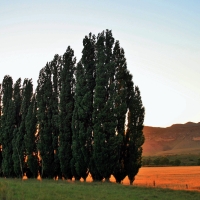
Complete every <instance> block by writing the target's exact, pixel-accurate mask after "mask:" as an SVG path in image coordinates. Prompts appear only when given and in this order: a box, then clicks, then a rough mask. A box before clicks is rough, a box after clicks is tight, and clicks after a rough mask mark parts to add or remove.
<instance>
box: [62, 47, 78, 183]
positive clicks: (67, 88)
mask: <svg viewBox="0 0 200 200" xmlns="http://www.w3.org/2000/svg"><path fill="white" fill-rule="evenodd" d="M75 63H76V59H75V58H74V51H73V50H72V49H71V48H70V46H69V47H68V48H67V50H66V52H65V53H64V55H63V68H62V71H61V92H60V104H59V110H60V117H59V128H60V134H59V159H60V167H61V172H62V176H63V177H65V178H67V179H72V169H71V160H72V115H73V109H74V83H75V80H74V70H75V66H74V65H75Z"/></svg>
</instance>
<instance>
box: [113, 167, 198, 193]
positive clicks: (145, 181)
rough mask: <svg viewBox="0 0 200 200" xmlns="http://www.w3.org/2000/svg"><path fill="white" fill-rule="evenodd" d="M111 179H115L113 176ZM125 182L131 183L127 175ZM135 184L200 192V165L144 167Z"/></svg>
mask: <svg viewBox="0 0 200 200" xmlns="http://www.w3.org/2000/svg"><path fill="white" fill-rule="evenodd" d="M111 181H114V178H113V177H111ZM123 184H129V180H128V178H127V177H126V178H125V179H124V180H123ZM134 185H137V186H147V187H161V188H170V189H175V190H196V191H199V192H200V166H187V167H186V166H181V167H180V166H179V167H142V168H141V169H140V171H139V173H138V174H137V176H136V178H135V181H134Z"/></svg>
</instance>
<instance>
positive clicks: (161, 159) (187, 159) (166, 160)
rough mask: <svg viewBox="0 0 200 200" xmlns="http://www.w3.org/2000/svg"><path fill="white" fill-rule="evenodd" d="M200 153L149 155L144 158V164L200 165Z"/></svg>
mask: <svg viewBox="0 0 200 200" xmlns="http://www.w3.org/2000/svg"><path fill="white" fill-rule="evenodd" d="M199 165H200V158H199V154H190V153H188V154H180V155H165V156H149V157H143V158H142V166H199Z"/></svg>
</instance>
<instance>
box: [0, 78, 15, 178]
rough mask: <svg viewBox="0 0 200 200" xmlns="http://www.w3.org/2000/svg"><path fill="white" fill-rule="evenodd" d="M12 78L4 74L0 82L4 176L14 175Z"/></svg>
mask: <svg viewBox="0 0 200 200" xmlns="http://www.w3.org/2000/svg"><path fill="white" fill-rule="evenodd" d="M12 84H13V80H12V78H11V77H10V76H8V75H7V76H5V77H4V79H3V83H2V95H3V98H2V102H3V104H2V107H3V108H2V116H1V132H0V134H1V137H0V138H1V142H0V143H1V144H2V149H3V151H2V172H3V175H4V176H6V177H11V176H13V175H14V171H13V161H12V153H13V149H12V139H13V131H14V127H15V106H14V102H13V101H12V93H13V88H12Z"/></svg>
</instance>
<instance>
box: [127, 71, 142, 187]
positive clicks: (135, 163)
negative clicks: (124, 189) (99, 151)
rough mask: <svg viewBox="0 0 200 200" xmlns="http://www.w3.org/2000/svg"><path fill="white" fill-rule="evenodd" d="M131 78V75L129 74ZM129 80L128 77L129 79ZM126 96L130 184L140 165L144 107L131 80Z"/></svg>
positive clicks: (138, 92) (137, 89)
mask: <svg viewBox="0 0 200 200" xmlns="http://www.w3.org/2000/svg"><path fill="white" fill-rule="evenodd" d="M129 77H131V78H132V76H130V75H129ZM129 80H130V79H129ZM128 89H129V96H128V124H127V132H126V138H127V154H128V160H127V175H128V178H129V180H130V184H131V185H132V184H133V181H134V179H135V175H136V174H137V173H138V171H139V169H140V167H141V166H142V145H143V143H144V135H143V131H142V130H143V123H144V114H145V109H144V107H143V104H142V100H141V96H140V90H139V88H138V86H136V87H134V86H133V82H132V80H130V82H129V86H128Z"/></svg>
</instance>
